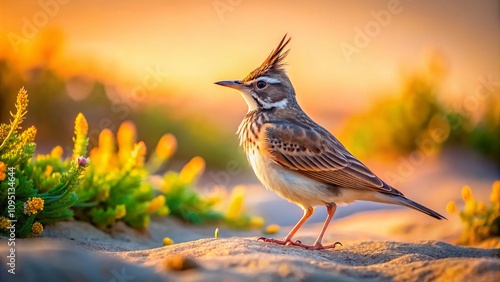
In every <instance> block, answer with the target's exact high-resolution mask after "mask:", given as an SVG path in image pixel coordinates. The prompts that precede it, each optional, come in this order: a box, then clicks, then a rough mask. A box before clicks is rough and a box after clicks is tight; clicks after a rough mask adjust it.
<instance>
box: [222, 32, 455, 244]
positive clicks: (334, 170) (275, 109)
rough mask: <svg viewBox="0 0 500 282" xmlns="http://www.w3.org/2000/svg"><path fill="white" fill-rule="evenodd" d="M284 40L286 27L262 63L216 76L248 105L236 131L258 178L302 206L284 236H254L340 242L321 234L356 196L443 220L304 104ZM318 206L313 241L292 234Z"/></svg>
mask: <svg viewBox="0 0 500 282" xmlns="http://www.w3.org/2000/svg"><path fill="white" fill-rule="evenodd" d="M290 40H291V37H289V36H288V34H285V36H284V37H283V38H282V39H281V41H280V42H279V44H278V46H277V47H276V48H275V49H274V50H273V51H272V52H271V53H270V54H269V56H268V57H267V58H266V59H265V60H264V62H263V63H262V64H261V65H260V66H259V67H258V68H256V69H255V70H253V71H252V72H250V73H249V74H248V75H247V76H246V77H245V78H243V79H241V80H224V81H218V82H215V84H217V85H220V86H225V87H229V88H233V89H236V90H237V91H238V92H240V93H241V94H242V96H243V98H244V100H245V102H246V104H247V105H248V112H247V114H246V115H245V117H244V119H243V121H242V122H241V124H240V125H239V127H238V130H237V135H238V137H239V142H240V146H241V147H242V148H243V150H244V152H245V154H246V156H247V159H248V161H249V163H250V166H251V167H252V169H253V171H254V173H255V175H256V176H257V178H258V179H259V181H260V182H261V183H262V184H263V185H264V186H265V187H266V188H267V189H268V190H271V191H274V192H275V193H277V194H278V195H279V196H281V197H282V198H284V199H286V200H288V201H289V202H291V203H294V204H296V205H298V206H299V207H300V208H302V210H303V216H302V217H301V218H300V220H299V221H298V222H297V224H296V225H295V226H294V227H293V228H292V229H291V231H290V232H289V233H288V235H286V236H285V238H284V239H282V240H281V239H273V238H264V237H260V238H259V240H261V241H264V242H270V243H276V244H280V245H293V246H299V247H303V248H306V249H311V250H321V249H334V248H335V247H336V246H337V245H342V244H341V243H340V242H335V243H334V244H330V245H323V244H322V239H323V236H324V234H325V231H326V229H327V227H328V225H329V223H330V221H331V219H332V217H333V215H334V214H335V211H336V209H337V204H344V203H347V204H349V203H352V202H354V201H356V200H363V201H372V202H380V203H386V204H395V205H400V206H405V207H409V208H412V209H415V210H417V211H420V212H422V213H425V214H427V215H429V216H431V217H433V218H436V219H439V220H442V219H446V218H445V217H444V216H442V215H440V214H439V213H437V212H435V211H433V210H431V209H429V208H427V207H425V206H423V205H421V204H419V203H417V202H414V201H412V200H410V199H408V198H406V197H405V196H404V195H403V193H401V192H400V191H398V190H397V189H396V188H394V187H392V186H390V185H389V184H387V183H386V182H384V181H383V180H382V179H380V178H379V177H378V176H377V175H375V174H374V173H373V172H372V171H371V170H370V169H369V168H368V167H367V166H366V165H364V164H363V163H362V162H361V161H359V160H358V159H357V158H356V157H354V156H353V155H352V154H351V153H350V152H349V151H348V150H347V149H346V147H344V145H342V144H341V142H340V141H339V140H338V139H337V138H335V137H334V136H333V135H332V134H331V133H330V132H329V131H327V130H326V129H325V128H323V127H322V126H320V125H319V124H317V123H316V122H314V121H313V120H312V119H311V118H310V117H309V116H308V115H307V114H306V113H305V112H304V111H303V110H302V108H301V107H300V106H299V104H298V103H297V99H296V93H295V90H294V87H293V85H292V83H291V81H290V78H289V77H288V75H287V73H286V70H285V65H286V63H285V62H284V59H285V58H286V56H287V55H288V53H289V52H290V49H287V50H285V48H286V47H287V45H288V43H289V42H290ZM317 206H325V207H326V210H327V212H328V216H327V218H326V220H325V222H324V224H323V226H322V229H321V232H320V234H319V236H318V237H317V239H316V241H315V242H314V243H313V244H312V245H306V244H303V243H302V242H301V241H299V240H296V241H294V240H293V236H294V235H295V234H296V233H297V231H298V230H299V229H300V228H301V226H302V225H303V224H304V223H305V222H306V221H307V219H309V218H310V217H311V215H312V214H313V213H314V210H315V208H316V207H317Z"/></svg>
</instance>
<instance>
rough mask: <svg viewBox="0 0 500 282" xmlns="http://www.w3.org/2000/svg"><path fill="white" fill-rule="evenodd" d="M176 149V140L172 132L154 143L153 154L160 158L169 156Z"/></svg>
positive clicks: (164, 158) (163, 158)
mask: <svg viewBox="0 0 500 282" xmlns="http://www.w3.org/2000/svg"><path fill="white" fill-rule="evenodd" d="M176 149H177V140H176V139H175V137H174V136H173V135H172V134H165V135H163V136H162V137H161V138H160V141H158V144H157V145H156V149H155V155H156V156H158V157H159V158H160V159H161V160H166V159H168V158H170V156H172V155H173V154H174V152H175V150H176Z"/></svg>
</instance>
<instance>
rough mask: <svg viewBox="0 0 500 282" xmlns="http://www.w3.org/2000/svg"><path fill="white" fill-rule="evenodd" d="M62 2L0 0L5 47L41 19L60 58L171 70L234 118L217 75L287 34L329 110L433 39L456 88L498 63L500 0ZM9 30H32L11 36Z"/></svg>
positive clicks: (303, 84)
mask: <svg viewBox="0 0 500 282" xmlns="http://www.w3.org/2000/svg"><path fill="white" fill-rule="evenodd" d="M59 2H67V3H62V4H59ZM59 2H58V1H57V0H40V1H2V2H0V34H2V36H1V39H0V52H2V53H1V54H2V55H3V54H10V55H14V54H15V55H16V56H18V58H19V61H20V63H22V62H24V63H26V61H29V60H30V54H32V53H33V52H32V49H33V46H34V45H35V44H36V42H37V39H39V37H40V36H41V34H43V30H45V29H47V28H57V29H58V30H61V31H62V33H63V37H64V48H63V50H62V55H61V56H60V57H59V60H58V61H57V62H59V63H61V64H64V66H56V67H57V68H61V69H64V70H66V71H72V72H80V71H82V72H90V73H98V74H100V75H102V76H105V77H110V78H113V79H115V78H117V79H122V80H125V79H126V81H127V82H128V83H129V85H126V86H124V88H125V91H127V87H129V88H130V87H133V86H134V85H138V84H141V83H142V82H141V81H142V79H143V78H144V77H145V76H146V75H147V74H148V68H149V69H151V68H153V69H155V68H157V69H159V70H161V72H162V73H167V74H168V75H165V76H164V77H162V79H161V87H165V88H166V89H170V90H175V93H176V94H177V98H175V99H174V98H172V99H173V100H176V101H178V102H179V101H193V102H192V103H190V104H189V105H186V106H185V107H186V108H187V109H188V110H191V111H198V112H202V113H207V114H209V115H211V114H214V115H221V116H228V117H231V118H230V120H229V121H228V123H229V124H230V125H231V126H233V125H235V124H237V123H239V120H240V118H241V117H242V116H243V114H244V113H245V112H246V105H245V104H244V102H243V100H242V99H241V97H239V95H235V93H233V92H232V91H230V90H228V89H224V88H221V87H217V86H216V85H214V84H213V82H214V81H218V80H223V79H239V78H243V77H244V76H245V75H246V74H247V73H248V72H250V71H251V70H253V69H254V68H255V67H257V66H258V65H259V64H260V63H261V62H262V61H263V60H264V59H265V57H266V56H267V55H268V53H269V52H270V51H271V50H272V49H273V48H274V47H275V46H276V44H277V43H278V42H279V40H280V39H281V37H282V36H283V35H284V34H285V33H288V34H290V35H291V36H292V41H291V44H290V47H291V48H292V52H291V53H290V55H289V57H288V60H287V61H288V63H289V66H288V73H289V75H290V77H291V80H292V82H293V83H294V86H295V88H296V91H297V93H298V99H299V102H300V103H301V104H302V105H303V108H304V109H306V111H309V112H312V114H311V115H312V116H315V115H316V117H319V118H320V119H321V118H324V120H327V119H329V118H331V117H332V116H334V114H333V113H335V112H337V113H338V112H342V111H349V110H352V109H355V108H358V107H360V106H364V105H367V101H369V99H371V98H372V97H373V96H374V95H383V94H384V93H387V92H390V91H391V90H394V89H397V87H398V85H399V83H400V82H401V71H402V70H403V69H408V68H409V69H412V68H417V67H419V66H421V65H422V61H423V58H425V56H426V54H428V53H429V50H438V51H439V52H440V53H441V54H443V55H444V58H445V61H446V62H447V64H448V66H449V76H448V78H447V81H446V83H447V84H446V91H445V92H446V93H448V94H449V95H456V96H459V95H464V94H467V93H471V92H472V91H474V89H475V87H476V85H477V83H478V80H477V78H478V76H481V75H488V74H493V75H495V76H496V77H498V74H499V66H500V64H499V62H500V52H499V50H500V48H499V47H500V38H499V37H500V36H499V34H500V24H499V19H498V10H499V2H498V1H462V0H461V1H431V0H425V1H395V0H385V1H381V0H377V1H368V0H365V1H327V0H324V1H308V2H306V1H284V0H282V1H263V0H258V1H250V0H215V1H213V0H204V1H180V0H176V1H172V0H167V1H152V0H148V1H130V0H128V1H112V0H110V1H98V0H87V1H83V0H59ZM40 3H47V4H46V5H45V6H47V7H49V8H48V9H47V8H44V5H41V4H40ZM380 11H383V12H380ZM374 14H379V15H385V16H386V17H385V18H383V19H385V20H380V19H379V21H378V22H377V21H376V16H374ZM387 15H389V16H390V19H388V18H387ZM26 22H29V23H30V24H32V27H33V26H34V27H35V29H34V30H31V31H32V32H31V33H30V34H24V35H29V37H28V36H24V35H23V27H24V26H26ZM367 28H368V29H369V28H372V29H371V35H369V36H368V42H366V41H365V42H364V43H363V44H364V45H366V46H360V45H359V44H358V45H356V44H355V36H356V30H358V29H361V30H364V29H367ZM25 33H26V32H25ZM14 35H15V36H21V37H24V38H25V39H26V40H25V41H23V43H20V44H18V45H17V46H16V47H14V46H13V44H12V43H11V42H9V40H12V38H13V36H14ZM342 44H343V46H347V44H350V45H351V46H354V47H356V46H358V47H360V48H358V49H359V53H357V54H353V55H352V56H350V57H349V59H348V58H346V56H345V53H344V52H345V51H344V52H343V50H342V48H341V46H342ZM16 48H18V51H19V52H17V53H16V52H15V49H16ZM91 59H93V60H91ZM160 92H161V91H160ZM165 92H167V91H165ZM168 92H172V91H168ZM165 99H170V98H169V97H167V98H165Z"/></svg>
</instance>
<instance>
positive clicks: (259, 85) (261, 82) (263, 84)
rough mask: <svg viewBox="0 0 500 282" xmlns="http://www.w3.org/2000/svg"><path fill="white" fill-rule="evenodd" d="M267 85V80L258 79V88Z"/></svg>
mask: <svg viewBox="0 0 500 282" xmlns="http://www.w3.org/2000/svg"><path fill="white" fill-rule="evenodd" d="M266 86H267V83H266V82H265V81H262V80H261V81H257V88H259V89H262V88H264V87H266Z"/></svg>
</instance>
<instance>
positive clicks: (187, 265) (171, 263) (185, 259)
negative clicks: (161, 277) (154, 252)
mask: <svg viewBox="0 0 500 282" xmlns="http://www.w3.org/2000/svg"><path fill="white" fill-rule="evenodd" d="M165 268H166V269H167V270H173V271H185V270H189V269H196V268H201V265H200V264H199V263H198V262H197V261H196V260H195V259H194V258H192V257H189V256H185V255H177V256H173V257H169V258H167V259H165Z"/></svg>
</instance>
